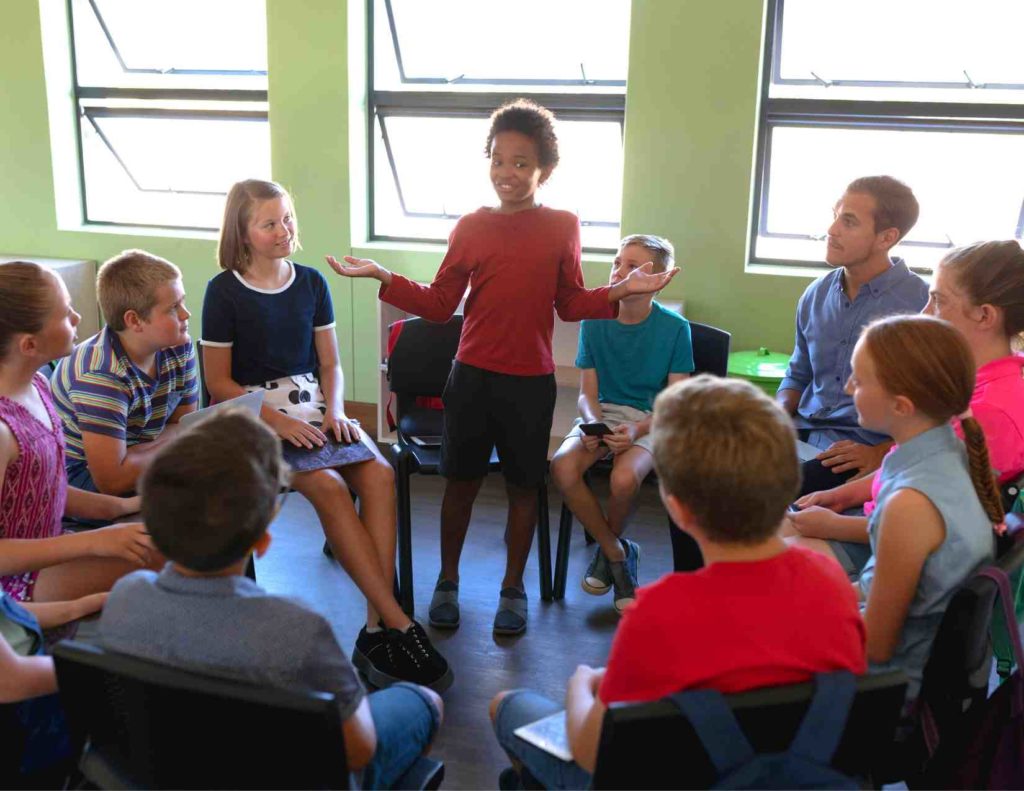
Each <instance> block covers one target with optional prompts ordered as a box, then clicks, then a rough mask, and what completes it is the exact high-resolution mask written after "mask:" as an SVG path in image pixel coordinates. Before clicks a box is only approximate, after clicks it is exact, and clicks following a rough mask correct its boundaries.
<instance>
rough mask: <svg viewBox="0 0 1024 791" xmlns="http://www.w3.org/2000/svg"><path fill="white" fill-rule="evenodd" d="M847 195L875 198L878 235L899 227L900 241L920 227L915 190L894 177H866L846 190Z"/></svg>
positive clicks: (919, 210)
mask: <svg viewBox="0 0 1024 791" xmlns="http://www.w3.org/2000/svg"><path fill="white" fill-rule="evenodd" d="M846 191H847V192H858V193H861V194H862V195H870V196H871V197H872V198H874V199H875V212H874V221H875V233H881V232H882V231H887V230H889V229H890V228H895V229H896V230H897V231H899V232H900V235H899V237H898V238H897V241H899V239H902V238H903V237H904V236H906V235H907V234H908V233H909V232H910V229H911V228H913V227H914V225H916V224H917V217H918V215H919V214H920V212H921V207H920V206H919V205H918V202H917V198H916V197H914V191H913V190H912V189H910V187H908V186H907V185H906V184H904V183H903V182H902V181H900V180H899V179H894V178H893V177H892V176H862V177H861V178H859V179H854V180H853V181H851V182H850V184H849V186H847V188H846Z"/></svg>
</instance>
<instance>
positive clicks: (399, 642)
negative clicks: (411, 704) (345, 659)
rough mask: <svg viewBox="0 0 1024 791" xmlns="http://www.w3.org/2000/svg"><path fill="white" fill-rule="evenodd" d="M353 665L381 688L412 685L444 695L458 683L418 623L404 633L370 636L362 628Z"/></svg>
mask: <svg viewBox="0 0 1024 791" xmlns="http://www.w3.org/2000/svg"><path fill="white" fill-rule="evenodd" d="M352 664H354V665H355V666H356V668H357V669H358V670H360V671H361V672H362V673H363V675H365V676H366V678H367V680H368V681H369V682H370V683H371V684H373V685H374V686H375V687H378V688H384V687H389V686H391V685H392V684H395V683H397V682H399V681H411V682H412V683H414V684H420V685H422V686H424V687H430V688H431V689H432V690H434V691H435V692H444V691H445V690H446V689H448V687H450V686H451V685H452V681H453V680H454V679H455V676H454V674H453V673H452V669H451V668H450V667H449V666H448V660H447V659H445V658H444V657H443V656H441V654H440V653H438V651H437V649H436V648H434V646H433V644H432V643H431V642H430V638H429V637H427V633H426V632H424V631H423V627H422V626H420V625H419V624H418V623H416V621H413V622H412V626H410V627H409V628H408V629H407V630H406V631H404V632H400V631H398V629H386V630H381V631H379V632H374V633H373V634H370V633H368V632H367V631H366V627H363V628H362V629H361V630H360V632H359V637H358V638H356V647H355V649H354V650H353V651H352Z"/></svg>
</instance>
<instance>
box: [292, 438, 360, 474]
mask: <svg viewBox="0 0 1024 791" xmlns="http://www.w3.org/2000/svg"><path fill="white" fill-rule="evenodd" d="M281 455H282V456H284V460H285V461H286V462H288V464H289V466H290V467H291V468H292V471H293V472H311V471H312V470H322V469H325V468H327V467H345V466H347V465H349V464H358V463H359V462H361V461H369V460H370V459H372V458H373V451H372V450H370V449H369V448H368V447H366V445H364V444H363V443H362V442H351V443H349V442H338V440H336V439H335V438H334V437H333V436H332V435H330V434H328V435H327V442H325V443H324V444H323V445H322V446H321V447H319V448H317V447H313V448H296V447H295V446H294V445H292V443H290V442H287V441H285V440H282V441H281Z"/></svg>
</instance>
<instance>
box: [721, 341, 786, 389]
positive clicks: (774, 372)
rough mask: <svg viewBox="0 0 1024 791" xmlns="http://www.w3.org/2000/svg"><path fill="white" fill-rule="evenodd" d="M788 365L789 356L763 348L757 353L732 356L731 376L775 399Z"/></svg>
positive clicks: (730, 364) (730, 362)
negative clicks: (744, 381) (748, 383)
mask: <svg viewBox="0 0 1024 791" xmlns="http://www.w3.org/2000/svg"><path fill="white" fill-rule="evenodd" d="M788 365H789V355H788V354H779V353H777V352H771V351H768V349H766V348H765V347H764V346H762V347H761V348H760V349H757V350H756V351H745V352H733V353H732V354H730V355H729V376H735V377H736V378H738V379H746V380H747V381H748V382H750V383H751V384H754V385H756V386H757V387H760V388H761V389H762V390H764V391H765V392H766V393H767V394H768V395H770V396H772V397H773V398H774V397H775V392H776V391H777V390H778V389H779V384H780V383H781V382H782V378H783V377H784V376H785V375H786V366H788Z"/></svg>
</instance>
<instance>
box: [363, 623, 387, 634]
mask: <svg viewBox="0 0 1024 791" xmlns="http://www.w3.org/2000/svg"><path fill="white" fill-rule="evenodd" d="M383 631H384V629H383V628H382V627H380V626H370V624H366V633H367V634H377V632H383Z"/></svg>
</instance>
